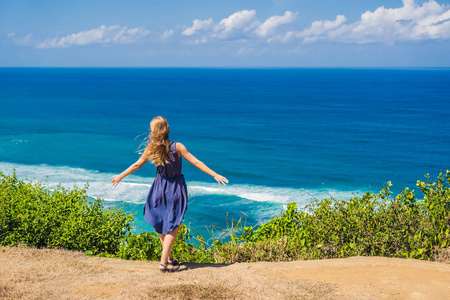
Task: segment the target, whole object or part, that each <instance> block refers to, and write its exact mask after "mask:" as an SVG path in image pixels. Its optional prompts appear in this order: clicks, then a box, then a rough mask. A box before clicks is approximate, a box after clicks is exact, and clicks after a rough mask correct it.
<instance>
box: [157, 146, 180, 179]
mask: <svg viewBox="0 0 450 300" xmlns="http://www.w3.org/2000/svg"><path fill="white" fill-rule="evenodd" d="M169 150H170V153H169V161H168V162H167V163H166V164H165V165H163V166H158V167H156V172H157V173H158V174H159V175H160V176H161V177H168V178H170V177H177V176H179V175H180V174H181V158H180V157H179V156H178V153H177V149H176V143H175V142H170V145H169Z"/></svg>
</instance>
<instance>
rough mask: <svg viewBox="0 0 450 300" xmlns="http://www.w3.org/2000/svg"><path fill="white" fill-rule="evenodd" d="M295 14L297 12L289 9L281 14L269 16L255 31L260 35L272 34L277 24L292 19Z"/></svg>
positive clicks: (289, 21)
mask: <svg viewBox="0 0 450 300" xmlns="http://www.w3.org/2000/svg"><path fill="white" fill-rule="evenodd" d="M297 14H298V12H295V13H293V12H291V11H286V12H285V13H284V15H283V16H273V17H270V18H268V19H267V20H266V21H265V22H264V23H262V24H261V25H260V26H259V27H258V28H256V30H255V33H256V34H257V35H258V36H260V37H266V36H268V35H270V34H273V33H274V32H275V30H276V28H277V27H278V26H280V25H283V24H287V23H291V22H292V21H294V20H295V18H296V17H297Z"/></svg>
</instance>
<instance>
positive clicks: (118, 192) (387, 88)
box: [0, 68, 450, 233]
mask: <svg viewBox="0 0 450 300" xmlns="http://www.w3.org/2000/svg"><path fill="white" fill-rule="evenodd" d="M0 103H1V106H0V171H2V172H3V173H6V174H10V173H12V171H13V169H15V170H16V172H17V174H18V175H19V177H21V178H28V179H30V180H31V179H32V180H38V181H44V182H46V184H47V185H48V187H49V188H50V189H53V188H55V187H56V186H57V185H58V184H62V185H63V186H66V187H73V186H74V185H77V186H78V187H84V186H85V184H86V183H88V184H89V188H88V195H89V196H90V197H92V198H95V197H100V198H103V199H104V200H105V206H107V207H110V206H113V205H118V206H120V207H123V208H124V209H125V210H126V211H129V212H133V213H136V215H135V225H134V230H135V231H136V232H141V231H152V228H151V226H149V225H147V224H146V223H145V221H144V219H143V216H142V206H143V203H144V201H145V199H146V196H147V193H148V190H149V188H150V185H151V183H152V180H153V178H154V176H155V167H154V166H152V165H150V164H148V165H146V166H144V167H142V168H141V169H140V170H139V171H137V172H136V173H134V174H133V175H131V176H129V177H127V178H125V179H124V180H123V181H122V182H121V183H120V184H119V186H118V187H116V188H113V187H112V186H111V184H110V180H111V177H112V176H113V175H115V174H118V173H120V172H122V171H123V170H124V169H126V168H127V167H128V166H129V165H130V164H132V163H133V162H135V161H136V160H137V159H138V158H139V155H138V154H137V153H136V151H137V150H138V148H139V145H140V144H141V142H142V140H143V139H144V137H145V136H146V135H147V134H148V128H149V122H150V120H151V119H152V118H153V117H155V116H158V115H161V116H164V117H165V118H166V119H167V120H168V122H169V125H170V127H171V131H170V139H171V140H174V141H178V142H182V143H183V144H184V145H185V146H186V147H187V148H188V150H189V151H190V152H191V153H192V154H193V155H195V156H196V157H197V158H198V159H200V160H201V161H203V162H204V163H206V164H207V165H208V166H209V167H210V168H212V169H213V170H214V171H216V172H217V173H219V174H222V175H224V176H225V177H227V178H228V179H229V180H230V184H229V185H227V186H225V187H220V186H219V185H218V184H217V183H216V182H215V181H214V179H213V178H212V177H209V176H208V175H206V174H204V173H202V172H201V171H199V170H198V169H196V168H195V167H193V166H192V165H190V164H189V163H188V162H186V161H184V162H183V174H184V175H185V178H186V181H187V185H188V194H189V204H188V210H187V212H186V215H185V223H186V224H189V223H190V224H192V225H194V226H195V227H196V228H197V229H199V230H200V232H201V233H205V232H206V227H205V226H206V225H215V226H218V227H224V226H226V221H227V219H228V220H231V219H232V218H234V219H238V218H239V217H240V216H241V215H242V216H245V218H246V223H247V225H248V226H250V225H255V224H258V223H262V222H266V221H267V220H269V219H270V218H272V217H275V216H277V215H278V214H279V213H280V212H281V211H282V210H283V209H285V207H286V205H287V204H288V203H291V202H296V203H298V205H299V206H300V207H303V206H305V205H306V204H308V203H311V202H313V201H314V200H315V199H319V200H320V199H324V198H329V197H335V198H339V199H348V198H351V197H353V196H354V195H361V194H363V193H365V192H378V191H379V190H380V189H382V188H383V186H384V184H386V182H387V181H392V183H393V187H392V190H393V191H394V192H396V193H398V192H400V191H401V190H402V189H403V188H404V187H410V188H413V189H414V188H415V189H416V190H417V188H416V187H415V184H416V181H417V180H419V179H421V180H422V179H424V175H425V174H427V173H429V174H430V176H431V177H432V178H435V177H436V175H437V174H438V173H439V171H440V170H446V169H450V155H449V149H450V122H449V120H450V69H214V68H205V69H202V68H198V69H196V68H159V69H158V68H142V69H140V68H0Z"/></svg>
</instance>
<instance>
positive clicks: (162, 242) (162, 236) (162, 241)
mask: <svg viewBox="0 0 450 300" xmlns="http://www.w3.org/2000/svg"><path fill="white" fill-rule="evenodd" d="M165 237H166V234H161V233H160V234H159V240H160V241H161V246H163V248H164V238H165ZM168 259H173V256H172V253H170V252H169V258H168Z"/></svg>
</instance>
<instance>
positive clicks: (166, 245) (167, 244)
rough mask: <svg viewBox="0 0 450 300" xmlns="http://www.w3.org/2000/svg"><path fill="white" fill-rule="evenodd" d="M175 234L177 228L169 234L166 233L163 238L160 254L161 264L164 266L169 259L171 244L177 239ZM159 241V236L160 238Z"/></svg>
mask: <svg viewBox="0 0 450 300" xmlns="http://www.w3.org/2000/svg"><path fill="white" fill-rule="evenodd" d="M177 232H178V227H177V228H175V229H174V230H172V231H171V232H168V233H167V234H166V235H165V236H164V237H163V240H162V242H163V244H162V245H163V251H162V253H161V264H163V265H164V264H166V263H167V260H168V259H169V257H170V251H171V250H172V247H173V244H174V243H175V240H176V238H177ZM160 239H161V236H160Z"/></svg>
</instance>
